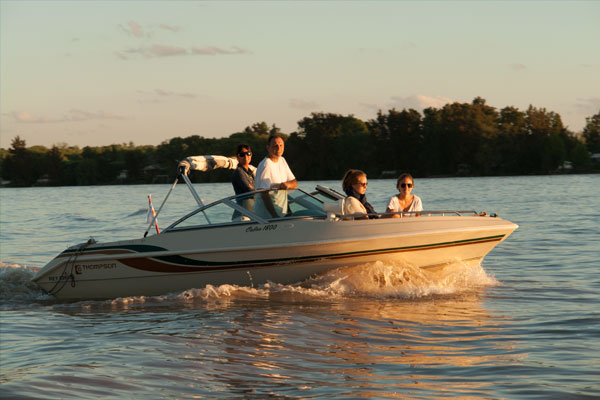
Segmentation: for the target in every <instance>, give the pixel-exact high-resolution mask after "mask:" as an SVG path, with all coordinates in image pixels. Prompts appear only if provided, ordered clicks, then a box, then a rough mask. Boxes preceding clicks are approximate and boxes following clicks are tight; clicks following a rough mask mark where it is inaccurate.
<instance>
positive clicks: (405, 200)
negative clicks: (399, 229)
mask: <svg viewBox="0 0 600 400" xmlns="http://www.w3.org/2000/svg"><path fill="white" fill-rule="evenodd" d="M414 186H415V181H414V179H413V177H412V175H411V174H409V173H404V174H402V175H400V177H398V180H397V181H396V188H397V189H398V191H399V192H400V193H398V194H397V195H395V196H392V197H391V198H390V200H389V202H388V205H387V209H386V210H385V212H386V213H397V212H415V211H423V204H422V203H421V199H420V198H419V196H415V195H414V194H412V193H411V192H412V190H413V188H414ZM418 215H419V214H408V216H411V217H412V216H418ZM390 217H392V218H400V214H392V215H390Z"/></svg>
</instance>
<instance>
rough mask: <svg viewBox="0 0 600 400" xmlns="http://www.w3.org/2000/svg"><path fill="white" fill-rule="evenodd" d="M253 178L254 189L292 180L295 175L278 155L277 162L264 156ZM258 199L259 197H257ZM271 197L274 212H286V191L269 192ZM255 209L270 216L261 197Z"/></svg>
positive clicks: (268, 187) (266, 187) (260, 213)
mask: <svg viewBox="0 0 600 400" xmlns="http://www.w3.org/2000/svg"><path fill="white" fill-rule="evenodd" d="M255 179H256V180H255V187H256V189H270V188H271V185H272V184H274V183H282V182H287V181H292V180H294V179H296V177H295V176H294V174H293V173H292V170H291V169H290V167H289V166H288V163H287V161H285V158H283V157H279V160H277V162H273V161H271V159H270V158H268V157H266V158H264V159H263V160H262V161H261V162H260V164H258V168H257V169H256V178H255ZM258 199H261V198H260V197H259V198H258ZM271 199H272V202H273V206H274V209H275V211H276V213H277V214H278V215H279V216H284V215H285V214H286V213H287V191H286V190H278V191H274V192H271ZM255 210H256V211H257V213H258V214H259V215H261V216H263V217H269V218H270V217H271V215H270V213H269V212H267V208H266V206H265V205H264V204H263V201H262V199H261V200H260V201H257V204H256V205H255Z"/></svg>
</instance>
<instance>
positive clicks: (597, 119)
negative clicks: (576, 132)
mask: <svg viewBox="0 0 600 400" xmlns="http://www.w3.org/2000/svg"><path fill="white" fill-rule="evenodd" d="M585 121H586V124H585V127H584V128H583V138H584V139H585V144H586V146H587V148H588V151H589V152H590V153H600V111H599V112H598V113H597V114H595V115H593V116H591V117H589V118H586V119H585Z"/></svg>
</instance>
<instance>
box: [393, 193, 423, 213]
mask: <svg viewBox="0 0 600 400" xmlns="http://www.w3.org/2000/svg"><path fill="white" fill-rule="evenodd" d="M387 209H388V210H391V211H390V212H400V211H405V212H409V211H423V203H421V198H420V197H419V196H415V195H413V201H412V203H411V204H410V207H409V208H408V210H402V209H400V200H399V199H398V196H392V197H390V200H389V201H388V205H387Z"/></svg>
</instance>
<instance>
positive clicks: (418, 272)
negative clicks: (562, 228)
mask: <svg viewBox="0 0 600 400" xmlns="http://www.w3.org/2000/svg"><path fill="white" fill-rule="evenodd" d="M36 271H37V268H33V267H27V266H22V265H18V264H4V263H2V262H0V305H1V306H2V308H5V309H6V308H7V307H8V308H11V307H14V306H20V307H22V306H27V305H34V304H40V303H42V304H48V303H50V304H52V303H54V304H56V303H60V302H59V301H57V300H54V299H53V298H52V297H51V296H48V295H46V294H45V293H44V292H43V291H42V290H41V289H40V288H38V287H37V286H36V285H35V284H34V283H33V282H31V281H30V280H31V278H32V277H33V275H34V274H35V272H36ZM497 284H499V283H498V281H497V280H496V279H495V278H494V277H493V276H490V275H488V274H487V273H486V271H485V270H484V269H483V267H481V265H479V264H476V265H473V264H467V263H456V264H450V265H447V266H445V267H443V268H436V269H431V270H427V269H421V268H418V267H414V266H411V265H406V264H402V263H397V262H380V261H377V262H373V263H367V264H361V265H356V266H352V267H344V268H339V269H336V270H333V271H330V272H328V273H326V274H323V275H320V276H317V277H314V278H310V279H307V280H305V281H303V282H300V283H296V284H292V285H282V284H276V283H267V284H265V285H260V286H258V287H249V286H248V287H244V286H236V285H221V286H212V285H207V286H206V287H204V288H198V289H189V290H185V291H182V292H179V293H170V294H166V295H163V296H136V297H127V298H118V299H113V300H107V301H85V302H79V303H80V304H81V303H85V304H88V305H91V304H99V303H101V304H107V303H108V304H111V305H113V306H114V305H119V304H120V305H133V304H146V305H149V304H155V303H165V302H166V303H178V302H183V303H189V302H214V301H236V300H251V299H254V300H260V299H264V300H267V299H277V300H281V301H299V300H316V299H323V300H325V299H332V298H336V299H341V298H353V297H360V298H387V299H394V298H396V299H413V300H414V299H423V298H430V297H432V296H438V295H452V294H457V293H463V292H468V291H471V290H474V289H477V288H481V287H484V286H494V285H497Z"/></svg>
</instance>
